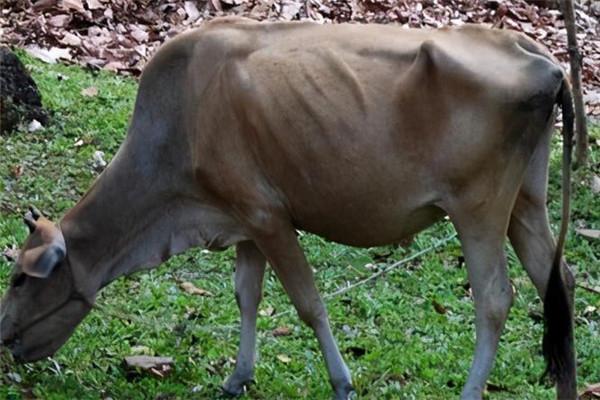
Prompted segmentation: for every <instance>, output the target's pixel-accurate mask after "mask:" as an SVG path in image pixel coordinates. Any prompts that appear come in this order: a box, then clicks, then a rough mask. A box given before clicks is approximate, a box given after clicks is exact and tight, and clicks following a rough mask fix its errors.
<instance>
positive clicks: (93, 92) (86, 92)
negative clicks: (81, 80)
mask: <svg viewBox="0 0 600 400" xmlns="http://www.w3.org/2000/svg"><path fill="white" fill-rule="evenodd" d="M81 95H82V96H85V97H96V96H98V88H97V87H96V86H90V87H89V88H86V89H83V90H82V91H81Z"/></svg>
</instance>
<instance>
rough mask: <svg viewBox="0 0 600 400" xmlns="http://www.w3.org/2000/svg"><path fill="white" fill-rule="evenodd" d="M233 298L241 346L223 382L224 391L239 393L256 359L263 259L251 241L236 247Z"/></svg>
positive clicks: (264, 264) (264, 263)
mask: <svg viewBox="0 0 600 400" xmlns="http://www.w3.org/2000/svg"><path fill="white" fill-rule="evenodd" d="M236 251H237V258H236V262H235V299H236V301H237V304H238V307H239V309H240V314H241V335H240V348H239V351H238V355H237V361H236V364H235V371H234V372H233V374H232V375H231V376H230V377H229V378H228V379H227V380H226V381H225V383H224V384H223V390H224V391H225V392H226V393H228V394H230V395H233V396H241V395H242V394H243V393H244V388H245V386H246V385H247V384H248V383H249V382H251V381H252V379H253V378H254V363H255V361H256V350H255V348H256V317H257V312H258V306H259V304H260V300H261V298H262V283H263V278H264V274H265V266H266V259H265V257H264V256H263V255H262V253H261V252H260V250H259V249H258V248H257V247H256V246H255V244H254V243H253V242H241V243H238V244H237V246H236Z"/></svg>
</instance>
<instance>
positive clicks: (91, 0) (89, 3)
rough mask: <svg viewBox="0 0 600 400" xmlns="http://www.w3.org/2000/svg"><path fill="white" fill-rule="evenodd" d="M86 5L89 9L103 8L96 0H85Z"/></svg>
mask: <svg viewBox="0 0 600 400" xmlns="http://www.w3.org/2000/svg"><path fill="white" fill-rule="evenodd" d="M87 6H88V8H89V9H90V10H98V9H101V8H104V5H102V3H100V2H99V1H98V0H87Z"/></svg>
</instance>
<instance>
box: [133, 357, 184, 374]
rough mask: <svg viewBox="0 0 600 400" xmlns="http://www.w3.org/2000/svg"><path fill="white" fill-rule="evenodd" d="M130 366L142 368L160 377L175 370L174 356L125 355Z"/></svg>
mask: <svg viewBox="0 0 600 400" xmlns="http://www.w3.org/2000/svg"><path fill="white" fill-rule="evenodd" d="M125 365H126V366H127V367H128V368H140V369H142V370H144V371H148V372H150V373H151V374H152V375H155V376H157V377H159V378H163V377H164V376H165V375H167V374H168V373H169V372H171V371H173V357H151V356H128V357H125Z"/></svg>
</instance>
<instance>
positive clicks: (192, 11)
mask: <svg viewBox="0 0 600 400" xmlns="http://www.w3.org/2000/svg"><path fill="white" fill-rule="evenodd" d="M183 7H184V8H185V12H186V13H187V15H188V19H189V20H190V21H196V20H197V19H198V18H200V11H198V8H197V7H196V4H195V2H193V1H186V2H185V3H183Z"/></svg>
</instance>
